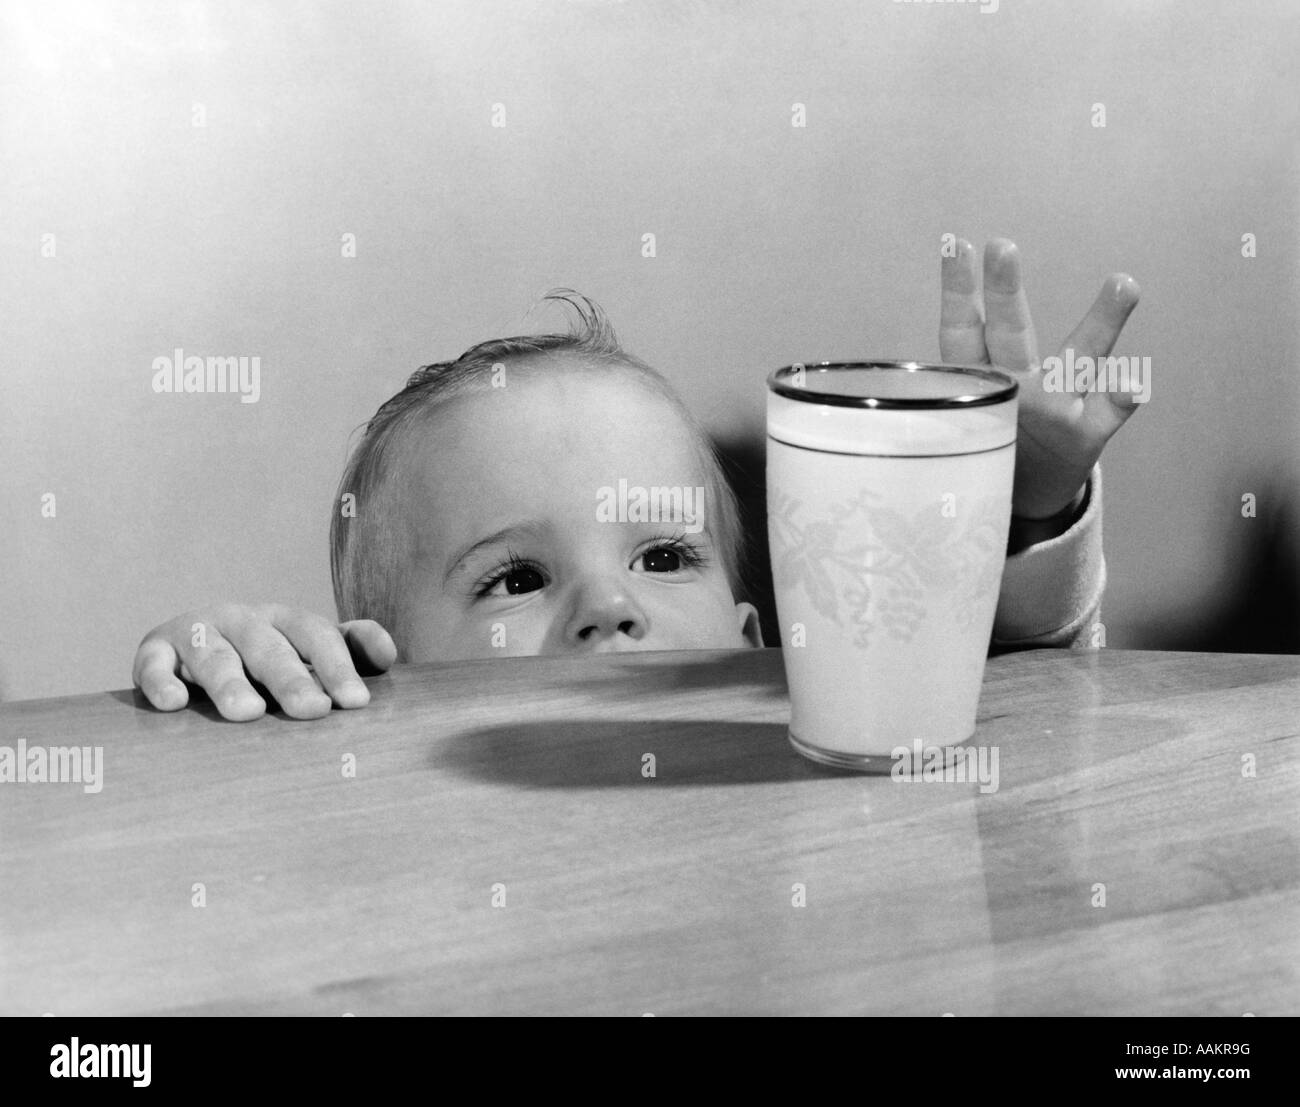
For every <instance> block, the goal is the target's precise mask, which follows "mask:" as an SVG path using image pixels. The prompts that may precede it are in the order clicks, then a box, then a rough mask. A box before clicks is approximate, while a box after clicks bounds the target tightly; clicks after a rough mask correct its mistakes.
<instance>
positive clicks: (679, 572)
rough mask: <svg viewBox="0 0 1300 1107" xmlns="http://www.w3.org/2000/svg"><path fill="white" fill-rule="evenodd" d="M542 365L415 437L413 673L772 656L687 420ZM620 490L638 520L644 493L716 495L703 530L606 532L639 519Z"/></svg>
mask: <svg viewBox="0 0 1300 1107" xmlns="http://www.w3.org/2000/svg"><path fill="white" fill-rule="evenodd" d="M539 360H540V359H539ZM547 361H548V364H545V365H540V366H539V365H524V364H520V363H509V364H508V365H507V377H506V387H504V388H494V389H485V390H484V391H483V392H482V393H477V394H474V395H470V396H464V397H461V398H458V399H456V400H452V401H450V402H449V403H447V404H446V405H445V406H444V407H441V408H439V409H438V410H436V411H434V412H433V413H431V415H430V416H429V417H428V421H427V422H426V423H424V424H422V426H421V430H420V431H418V432H417V433H418V434H420V436H421V439H420V441H419V442H418V443H417V444H416V445H415V446H414V448H413V450H412V453H411V459H412V460H411V461H410V462H408V466H409V472H408V474H404V476H403V477H402V478H400V479H403V480H404V481H405V482H406V483H407V490H406V491H405V492H404V494H403V497H402V499H401V503H402V511H403V513H404V514H406V515H407V516H408V518H407V519H405V520H403V522H404V523H405V525H406V526H407V527H408V528H409V529H408V535H409V542H410V554H411V556H410V557H409V560H408V562H407V565H406V567H405V572H404V576H403V580H402V582H401V597H402V598H401V600H400V601H399V603H400V606H399V611H398V615H397V619H396V625H395V626H394V628H393V630H394V633H395V635H396V636H397V638H398V641H399V642H400V643H401V644H402V646H403V652H404V655H405V658H406V659H407V660H409V661H437V660H454V659H458V658H474V657H501V656H511V655H516V656H517V655H533V654H564V653H604V652H613V651H620V650H676V649H703V648H727V647H737V646H744V645H761V644H762V641H761V638H760V637H759V631H758V616H757V613H756V612H755V610H754V608H753V607H752V606H751V605H750V604H747V603H739V604H738V603H736V602H735V600H734V599H733V597H732V594H731V588H730V585H729V584H728V581H727V574H726V568H725V565H724V561H723V551H722V548H721V547H720V546H719V545H718V534H717V530H716V523H717V521H718V520H717V519H716V518H715V517H714V515H713V512H714V511H715V510H716V503H715V501H714V497H713V493H712V489H711V487H709V485H710V482H709V479H708V474H707V472H706V470H705V468H704V466H703V464H702V463H701V460H700V459H699V457H698V456H697V453H696V451H695V449H693V442H692V437H691V433H690V431H689V429H688V428H687V426H686V425H685V424H684V423H683V422H682V420H681V418H680V416H679V415H678V414H677V413H676V412H675V411H674V410H673V408H672V406H671V405H670V404H669V403H668V402H667V401H666V400H665V399H663V397H661V396H659V395H657V394H656V393H655V392H653V391H652V390H651V389H650V388H649V387H647V386H646V385H644V384H642V383H640V382H639V381H638V379H637V378H636V377H635V375H634V374H633V373H632V372H631V371H630V370H626V369H623V368H621V367H618V366H599V367H597V368H596V369H595V370H594V371H591V372H575V371H572V368H573V367H575V366H578V365H581V364H582V363H581V362H579V361H577V360H576V359H575V355H572V354H561V355H548V357H547ZM566 363H567V364H566ZM620 481H624V482H626V484H625V486H624V487H625V488H626V489H627V490H628V495H627V496H625V497H624V502H625V503H629V505H630V501H631V500H632V499H633V498H634V497H635V495H636V493H635V490H636V489H638V488H640V489H645V490H647V491H648V490H649V489H651V488H674V487H675V488H679V489H681V490H683V494H684V495H689V496H692V497H693V496H694V493H695V490H696V489H698V488H701V487H703V488H705V489H707V491H706V492H705V497H704V503H703V510H702V515H701V521H702V522H703V529H702V530H700V531H699V533H689V531H690V530H694V529H696V526H695V525H694V521H693V520H692V518H691V517H690V516H689V515H686V516H685V521H682V516H683V515H684V514H685V513H682V514H678V515H677V516H675V518H676V519H677V520H678V521H676V522H673V521H666V522H642V521H634V522H619V521H608V520H609V519H610V517H611V511H610V508H611V506H612V507H613V509H614V511H613V514H614V515H615V517H618V518H627V516H629V515H631V516H633V517H634V518H635V517H636V516H635V510H636V509H635V508H633V507H631V506H629V509H628V510H627V511H626V512H624V513H621V514H619V513H618V504H617V502H616V500H617V493H618V491H619V489H620ZM602 490H603V492H602ZM602 498H603V502H604V504H605V510H604V511H603V512H598V506H600V505H601V503H602ZM683 503H689V504H690V506H691V507H694V500H693V499H692V500H689V501H685V500H684V501H683ZM602 514H603V519H602V517H601V516H602ZM660 514H661V515H662V514H665V513H664V512H661V513H660ZM399 525H400V524H399Z"/></svg>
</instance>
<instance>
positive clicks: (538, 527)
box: [442, 519, 550, 585]
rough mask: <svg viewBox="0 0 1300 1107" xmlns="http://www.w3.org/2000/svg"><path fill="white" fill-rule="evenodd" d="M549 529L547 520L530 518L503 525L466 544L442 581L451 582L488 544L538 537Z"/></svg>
mask: <svg viewBox="0 0 1300 1107" xmlns="http://www.w3.org/2000/svg"><path fill="white" fill-rule="evenodd" d="M549 529H550V524H549V523H547V522H546V521H545V520H541V519H530V520H528V521H526V522H522V523H511V524H510V525H509V526H508V527H502V528H501V529H500V530H498V531H494V532H493V533H492V534H489V535H488V536H487V537H486V538H480V539H479V540H478V541H477V542H473V543H471V544H470V545H468V546H466V547H465V548H464V549H463V550H461V551H460V553H459V554H457V555H456V557H455V558H454V559H453V560H452V562H451V564H450V565H449V566H448V568H447V573H446V575H445V576H444V577H443V578H442V583H443V584H444V585H446V584H447V583H448V582H450V580H451V578H452V577H453V576H455V575H456V574H457V573H458V572H460V571H461V570H463V569H464V568H465V565H466V563H467V562H468V561H469V559H470V558H471V557H473V556H474V555H475V554H476V553H478V552H479V551H480V550H482V549H485V548H487V547H488V546H498V545H501V544H502V543H504V542H508V541H510V539H512V538H536V537H537V536H538V535H539V534H542V533H544V532H546V531H548V530H549Z"/></svg>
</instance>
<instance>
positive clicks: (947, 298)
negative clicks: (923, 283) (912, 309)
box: [939, 238, 1141, 519]
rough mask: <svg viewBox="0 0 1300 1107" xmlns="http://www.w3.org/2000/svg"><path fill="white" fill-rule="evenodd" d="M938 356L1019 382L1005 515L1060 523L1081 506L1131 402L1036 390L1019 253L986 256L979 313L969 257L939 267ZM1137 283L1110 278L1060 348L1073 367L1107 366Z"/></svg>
mask: <svg viewBox="0 0 1300 1107" xmlns="http://www.w3.org/2000/svg"><path fill="white" fill-rule="evenodd" d="M942 270H943V307H942V309H941V312H940V319H939V352H940V356H941V357H942V359H943V360H944V361H945V362H955V363H958V364H967V365H969V364H989V363H991V364H993V365H994V366H996V367H997V368H999V369H1003V370H1006V371H1007V372H1009V373H1010V374H1011V375H1012V376H1013V377H1015V378H1016V380H1018V381H1019V382H1020V421H1019V427H1018V430H1017V435H1016V481H1015V492H1014V494H1013V499H1012V511H1013V512H1014V513H1015V514H1016V515H1017V516H1019V517H1021V518H1022V519H1045V518H1047V517H1048V516H1052V515H1057V514H1058V513H1060V512H1062V511H1064V510H1065V509H1066V508H1068V507H1070V506H1071V505H1072V504H1073V503H1075V501H1076V500H1077V499H1078V497H1079V494H1080V493H1081V492H1082V490H1083V486H1084V484H1085V482H1086V481H1087V479H1088V474H1089V473H1090V472H1091V471H1092V467H1093V465H1095V464H1096V462H1097V459H1098V458H1099V457H1101V452H1102V450H1103V449H1104V448H1105V445H1106V443H1107V442H1108V441H1109V440H1110V438H1111V436H1112V435H1113V434H1114V433H1115V432H1116V431H1117V430H1119V428H1120V427H1122V426H1123V425H1124V421H1125V420H1126V419H1127V418H1128V417H1129V416H1130V415H1131V414H1132V413H1133V410H1134V407H1135V404H1136V401H1135V400H1134V398H1133V396H1132V394H1129V393H1114V392H1104V391H1090V392H1049V391H1047V390H1046V389H1045V388H1044V387H1043V371H1042V363H1041V362H1040V361H1039V358H1038V339H1037V337H1036V336H1035V334H1034V324H1033V320H1032V319H1031V318H1030V316H1029V301H1028V300H1027V299H1026V298H1025V289H1024V284H1023V282H1022V280H1021V272H1020V252H1019V251H1018V250H1017V249H1016V246H1015V243H1013V242H1010V241H1009V240H1007V239H1005V238H999V239H994V240H993V241H992V242H990V243H989V244H988V245H987V246H986V247H985V248H984V295H983V303H982V305H981V298H980V293H979V282H978V281H977V279H976V273H975V249H974V247H973V246H971V244H970V243H969V242H967V241H966V240H965V239H958V240H957V243H956V256H955V257H945V258H944V259H943V262H942ZM1140 294H1141V293H1140V290H1139V289H1138V286H1137V282H1136V281H1135V280H1133V278H1132V277H1130V276H1128V275H1127V274H1126V273H1116V274H1113V275H1112V276H1110V277H1108V278H1107V279H1106V281H1105V282H1104V283H1103V285H1102V288H1101V292H1100V294H1099V295H1098V296H1097V299H1096V301H1095V302H1094V303H1093V305H1092V307H1091V308H1090V309H1089V310H1088V314H1087V315H1085V316H1084V317H1083V320H1082V322H1080V323H1079V325H1078V326H1077V327H1075V328H1074V331H1073V333H1071V335H1070V336H1069V338H1067V339H1066V340H1065V343H1064V344H1063V345H1062V347H1061V356H1062V357H1063V356H1064V354H1065V350H1066V349H1067V348H1068V349H1073V351H1074V354H1075V356H1076V357H1082V356H1087V357H1092V358H1097V357H1106V356H1108V355H1109V354H1110V352H1111V350H1112V349H1113V348H1114V346H1115V342H1116V340H1117V339H1118V338H1119V333H1120V331H1121V330H1123V328H1124V323H1125V321H1126V320H1127V319H1128V317H1129V314H1130V313H1131V312H1132V310H1133V309H1134V307H1136V306H1137V302H1138V297H1139V295H1140Z"/></svg>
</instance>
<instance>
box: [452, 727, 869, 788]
mask: <svg viewBox="0 0 1300 1107" xmlns="http://www.w3.org/2000/svg"><path fill="white" fill-rule="evenodd" d="M650 758H653V760H650ZM434 763H435V765H436V767H437V768H438V769H439V770H441V771H446V770H448V769H450V770H451V771H452V772H454V773H457V774H460V775H463V776H470V777H477V778H479V779H482V780H491V781H494V782H496V783H501V784H514V785H517V786H521V787H533V788H620V787H621V788H671V787H675V786H679V785H693V784H767V783H777V782H785V781H793V780H818V779H824V778H826V777H834V776H841V775H844V774H842V773H839V772H837V771H835V770H833V769H828V768H822V767H820V766H818V765H814V764H813V763H812V762H810V761H807V760H806V759H804V758H803V757H800V756H799V754H797V753H796V752H795V751H794V750H793V749H792V748H791V746H790V744H789V742H788V741H787V740H786V728H785V727H784V726H783V725H780V724H778V723H718V722H695V723H692V722H673V721H663V722H628V721H626V720H621V719H611V720H610V721H609V722H593V721H591V720H589V719H583V720H574V721H570V722H547V723H538V724H536V725H533V726H509V727H489V728H486V729H483V730H475V731H468V732H466V733H464V734H458V735H457V736H456V737H455V738H453V739H452V741H451V742H450V744H449V745H447V746H445V747H440V748H439V750H438V753H437V754H436V756H435V758H434ZM651 769H653V771H654V775H653V777H651V776H650V775H649V772H650V770H651Z"/></svg>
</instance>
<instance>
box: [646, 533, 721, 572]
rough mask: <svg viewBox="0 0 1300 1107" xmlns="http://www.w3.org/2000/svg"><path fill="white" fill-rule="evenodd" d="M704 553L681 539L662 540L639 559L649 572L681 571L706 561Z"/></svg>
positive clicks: (697, 566)
mask: <svg viewBox="0 0 1300 1107" xmlns="http://www.w3.org/2000/svg"><path fill="white" fill-rule="evenodd" d="M706 560H707V559H706V558H705V556H704V554H703V553H702V552H701V551H700V550H698V549H696V548H695V547H694V546H692V545H690V544H689V543H687V542H685V541H683V540H681V539H673V540H672V541H669V542H660V543H658V544H657V545H655V546H652V547H651V548H650V549H648V550H646V551H645V553H643V554H642V555H641V556H640V557H639V558H637V561H638V562H639V563H640V564H641V566H642V568H643V571H644V572H647V573H680V572H681V571H682V570H683V569H697V568H700V567H702V566H703V565H704V564H705V563H706Z"/></svg>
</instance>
